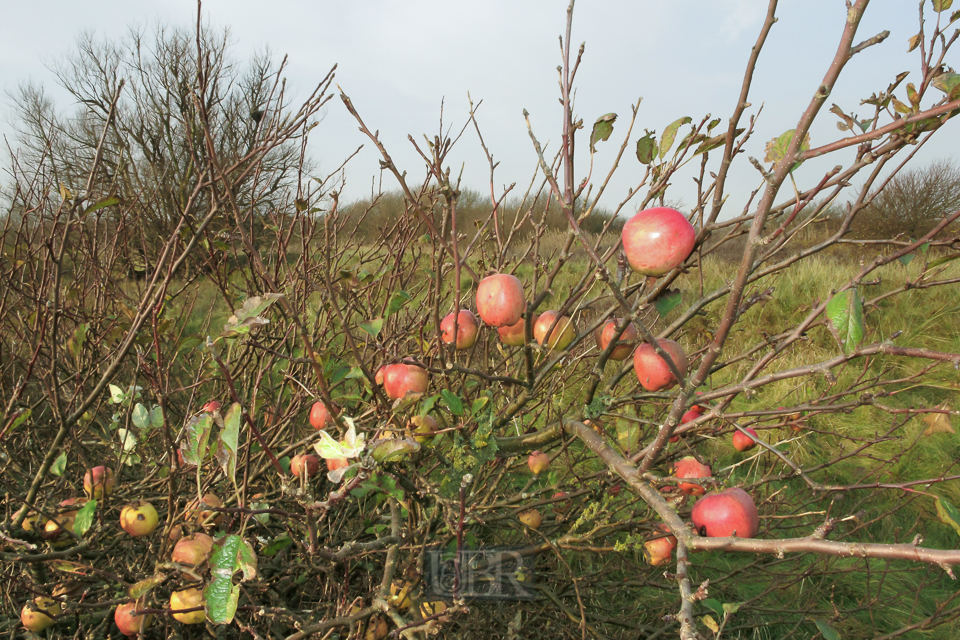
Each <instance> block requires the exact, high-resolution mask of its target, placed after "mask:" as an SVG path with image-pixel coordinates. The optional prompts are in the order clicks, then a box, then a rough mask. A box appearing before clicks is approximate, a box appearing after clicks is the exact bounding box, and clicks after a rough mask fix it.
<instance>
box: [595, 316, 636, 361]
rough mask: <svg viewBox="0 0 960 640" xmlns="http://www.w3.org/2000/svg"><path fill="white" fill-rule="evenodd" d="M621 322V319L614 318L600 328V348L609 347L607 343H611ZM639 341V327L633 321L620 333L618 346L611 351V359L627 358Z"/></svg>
mask: <svg viewBox="0 0 960 640" xmlns="http://www.w3.org/2000/svg"><path fill="white" fill-rule="evenodd" d="M618 324H620V320H618V319H616V318H613V319H611V320H607V322H606V323H605V324H604V325H603V327H602V328H601V329H600V338H599V340H598V342H599V346H600V350H601V351H603V350H604V349H606V348H607V345H609V344H610V341H611V340H613V336H614V334H616V332H617V325H618ZM636 341H637V328H636V327H635V326H633V323H632V322H631V323H630V324H629V325H627V328H626V329H624V330H623V333H621V334H620V339H619V340H618V341H617V346H615V347H614V348H613V351H612V352H610V359H611V360H626V359H627V356H629V355H630V352H631V351H633V346H634V344H635V343H636Z"/></svg>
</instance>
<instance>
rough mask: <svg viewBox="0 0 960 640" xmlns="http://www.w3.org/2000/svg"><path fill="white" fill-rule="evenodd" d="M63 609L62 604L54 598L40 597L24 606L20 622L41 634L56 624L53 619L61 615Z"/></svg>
mask: <svg viewBox="0 0 960 640" xmlns="http://www.w3.org/2000/svg"><path fill="white" fill-rule="evenodd" d="M61 609H62V607H61V606H60V603H59V602H57V601H56V600H54V599H53V598H45V597H43V596H40V597H37V598H34V599H33V600H31V601H30V602H28V603H27V604H25V605H23V609H21V610H20V622H21V623H22V624H23V626H24V627H26V628H27V629H29V630H30V631H33V632H34V633H40V632H41V631H43V630H44V629H46V628H48V627H50V626H51V625H53V624H54V622H56V620H54V619H53V618H54V616H58V615H60V611H61Z"/></svg>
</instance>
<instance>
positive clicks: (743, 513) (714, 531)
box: [690, 487, 760, 538]
mask: <svg viewBox="0 0 960 640" xmlns="http://www.w3.org/2000/svg"><path fill="white" fill-rule="evenodd" d="M690 517H691V518H692V519H693V526H694V527H696V529H697V532H698V533H699V534H700V535H702V536H707V537H709V538H725V537H727V536H733V535H735V536H737V537H738V538H752V537H754V536H755V535H757V532H758V531H759V530H760V517H759V516H758V515H757V505H755V504H754V502H753V498H751V497H750V494H749V493H747V492H746V491H744V490H743V489H740V488H738V487H734V488H732V489H724V490H723V491H720V492H718V493H711V494H710V495H707V496H703V497H702V498H700V499H699V500H697V504H695V505H693V511H692V512H691V514H690Z"/></svg>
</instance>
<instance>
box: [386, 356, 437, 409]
mask: <svg viewBox="0 0 960 640" xmlns="http://www.w3.org/2000/svg"><path fill="white" fill-rule="evenodd" d="M429 384H430V377H429V376H428V375H427V370H426V369H424V368H423V367H420V366H417V365H415V364H406V363H400V364H389V365H387V366H386V367H385V368H384V370H383V390H384V391H385V392H386V394H387V397H388V398H390V399H391V400H396V399H398V398H402V397H404V396H405V395H407V394H408V393H423V392H424V391H426V390H427V386H428V385H429Z"/></svg>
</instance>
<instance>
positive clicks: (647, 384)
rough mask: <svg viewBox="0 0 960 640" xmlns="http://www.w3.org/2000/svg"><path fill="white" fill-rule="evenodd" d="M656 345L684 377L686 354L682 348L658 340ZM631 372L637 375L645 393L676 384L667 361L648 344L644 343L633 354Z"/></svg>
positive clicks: (685, 372) (667, 341)
mask: <svg viewBox="0 0 960 640" xmlns="http://www.w3.org/2000/svg"><path fill="white" fill-rule="evenodd" d="M657 343H658V344H659V345H660V348H661V349H663V350H664V351H665V352H666V353H667V355H668V356H670V359H671V360H673V364H674V365H675V366H676V367H677V370H678V371H679V372H680V373H681V374H682V375H686V374H687V354H686V353H685V352H684V350H683V347H681V346H680V345H679V344H677V343H676V342H674V341H673V340H658V341H657ZM633 370H634V372H635V373H636V374H637V379H638V380H639V381H640V386H642V387H643V388H644V389H646V390H647V391H661V390H663V389H669V388H670V387H672V386H673V385H675V384H677V378H676V376H674V375H673V372H672V371H671V370H670V367H669V365H667V361H666V360H664V359H663V358H661V357H660V354H659V353H657V350H656V349H654V348H653V345H652V344H650V343H649V342H644V343H643V344H641V345H640V346H638V347H637V350H636V351H634V352H633Z"/></svg>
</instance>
